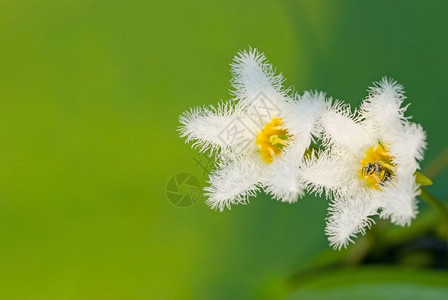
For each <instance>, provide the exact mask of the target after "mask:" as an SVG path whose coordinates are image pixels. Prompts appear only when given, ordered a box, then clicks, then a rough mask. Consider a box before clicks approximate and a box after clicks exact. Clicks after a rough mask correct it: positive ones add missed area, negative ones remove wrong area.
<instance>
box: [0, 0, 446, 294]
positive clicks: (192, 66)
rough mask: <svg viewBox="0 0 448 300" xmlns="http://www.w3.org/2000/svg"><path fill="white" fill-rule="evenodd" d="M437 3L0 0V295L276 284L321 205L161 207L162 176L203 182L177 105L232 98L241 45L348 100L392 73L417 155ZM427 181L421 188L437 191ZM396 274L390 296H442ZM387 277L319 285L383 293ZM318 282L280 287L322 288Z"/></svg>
mask: <svg viewBox="0 0 448 300" xmlns="http://www.w3.org/2000/svg"><path fill="white" fill-rule="evenodd" d="M447 11H448V5H447V2H445V1H322V0H319V1H267V2H264V1H236V0H229V1H196V0H192V1H154V0H150V1H144V0H141V1H111V0H104V1H93V0H92V1H87V0H85V1H83V0H79V1H75V0H72V1H69V0H66V1H64V0H59V1H57V0H54V1H47V0H41V1H39V0H28V1H21V0H10V1H9V0H0V70H1V71H0V141H1V145H2V146H1V147H0V166H1V168H0V170H1V171H0V298H2V299H22V298H23V299H31V298H32V299H149V298H151V299H229V298H231V297H233V298H238V299H248V298H259V297H268V296H269V295H271V294H272V293H273V294H274V295H279V294H278V293H280V294H281V293H283V294H282V295H286V294H288V293H286V292H283V290H284V289H283V288H282V286H281V285H282V284H281V283H279V282H281V280H282V279H283V278H286V277H288V276H290V274H292V273H294V272H295V271H296V270H297V269H299V268H300V267H301V266H302V265H304V264H306V263H307V262H308V261H309V260H310V259H312V258H313V257H314V256H315V255H316V254H318V253H320V252H321V251H325V250H327V249H328V243H327V241H326V237H325V235H324V225H325V220H324V218H325V216H326V208H327V202H326V200H325V199H319V198H313V197H306V198H304V199H302V200H300V201H299V202H297V203H295V204H293V205H288V204H281V203H279V202H276V201H273V200H270V199H269V198H268V197H266V196H264V195H260V196H259V197H257V198H253V199H252V201H251V204H250V205H247V206H236V207H234V208H233V209H232V210H231V211H226V212H224V213H219V212H215V211H212V210H210V209H209V208H208V207H207V206H206V205H205V203H204V199H203V197H202V198H201V199H200V200H199V201H198V202H197V203H195V204H194V205H193V206H191V207H189V208H183V209H181V208H178V207H175V206H173V205H172V204H171V203H170V202H169V201H168V200H167V197H166V193H165V188H166V185H167V183H168V181H169V179H170V178H171V177H172V176H173V175H175V174H177V173H182V172H187V173H191V174H194V175H195V176H196V177H197V178H198V179H199V181H200V182H201V184H202V185H204V184H205V181H206V179H207V177H206V176H204V175H203V173H202V170H201V169H200V168H199V167H198V166H195V161H194V160H193V158H198V157H199V158H200V156H199V155H198V154H197V152H195V151H193V150H191V149H190V148H189V146H188V145H186V144H184V141H183V140H182V139H180V138H179V137H178V134H177V132H176V128H177V126H178V116H179V115H180V114H181V113H182V112H183V111H184V110H187V109H188V108H189V107H192V106H196V105H202V104H215V103H217V102H218V101H219V100H220V99H228V98H230V96H229V93H228V90H229V88H230V85H229V80H230V72H229V63H230V62H231V60H232V58H233V56H234V55H235V54H236V53H237V51H238V50H240V49H246V48H247V47H248V46H252V47H257V48H259V49H260V50H261V51H263V52H265V54H266V56H267V57H268V59H269V60H270V61H271V62H272V64H273V65H274V66H276V67H277V69H278V70H280V71H281V72H283V73H284V75H285V76H286V78H288V79H287V82H286V84H287V85H294V86H295V88H296V89H297V90H298V91H303V90H307V89H313V90H323V91H325V92H327V95H329V96H332V97H334V98H338V99H343V100H345V101H348V102H349V103H351V104H353V105H355V106H356V105H358V104H359V103H360V101H361V99H362V98H363V97H365V96H366V89H367V87H368V86H370V85H371V83H372V82H373V81H376V80H379V79H380V78H381V77H382V76H384V75H387V76H390V77H393V78H394V79H396V80H398V81H399V82H400V83H402V84H403V85H404V86H405V90H406V91H407V95H408V97H409V101H410V102H412V105H411V106H410V108H409V110H408V113H409V114H411V115H413V116H414V118H413V120H414V121H415V122H418V123H421V124H422V125H423V126H424V128H425V129H426V130H427V133H428V150H427V152H426V158H425V161H424V162H423V164H422V166H423V167H425V166H427V165H428V164H429V163H430V162H431V160H432V159H433V158H434V157H435V156H436V155H437V154H438V153H440V152H441V151H442V150H443V149H444V148H445V147H446V145H447V133H446V128H447V127H448V118H447V116H446V114H447V112H448V104H447V100H448V88H447V83H446V81H447V79H448V71H447V70H448V55H447V53H448V38H447V37H448V18H447ZM444 174H445V175H446V172H445V173H444ZM445 177H446V176H445ZM442 179H443V176H442V177H440V179H438V178H435V187H434V188H433V190H434V191H436V192H437V193H438V195H439V196H441V197H444V198H446V197H447V196H448V192H447V189H446V188H445V189H443V188H441V187H443V182H441V180H442ZM444 181H445V182H446V180H444ZM422 209H423V210H424V209H426V208H425V207H423V208H422ZM372 272H373V271H372ZM373 273H374V272H373ZM405 273H406V272H402V273H398V275H397V276H396V279H397V281H398V282H401V281H403V282H401V283H399V284H398V285H394V284H393V282H394V281H393V278H392V279H391V280H390V281H388V282H387V286H390V285H392V286H393V287H392V288H391V291H395V290H398V291H407V293H408V294H409V293H410V291H417V292H423V293H425V291H426V292H428V293H429V294H430V295H432V296H435V297H436V296H440V295H441V294H443V293H446V291H447V289H446V283H447V282H446V281H444V279H446V277H441V278H439V277H440V276H439V277H437V279H434V280H432V279H431V276H433V274H432V273H430V274H426V273H421V274H420V273H418V274H417V277H419V278H426V277H425V276H428V277H427V278H429V279H428V280H426V281H423V282H417V283H415V285H413V283H412V282H411V283H409V282H407V281H406V280H404V279H403V280H401V277H400V276H405ZM369 274H370V273H369ZM400 274H401V275H400ZM335 276H336V275H335ZM343 276H344V275H340V278H345V277H343ZM369 276H370V275H369ZM372 276H373V275H372ZM443 276H445V275H443ZM359 277H362V276H355V277H353V278H355V279H353V278H350V276H349V277H348V278H347V280H346V281H345V282H343V284H342V286H346V285H347V284H348V285H350V284H351V283H353V282H354V283H356V278H359ZM368 278H369V277H368ZM342 281H343V280H342ZM405 281H406V282H405ZM411 281H412V280H411ZM324 282H325V280H324ZM366 282H367V283H366ZM366 282H364V283H363V284H364V285H365V284H368V283H369V282H371V280H370V279H368V280H366ZM432 284H438V287H434V288H431V285H432ZM420 285H421V288H419V286H420ZM317 286H318V285H317ZM324 286H327V284H326V283H325V284H324ZM387 286H386V287H384V286H383V285H382V283H381V282H376V283H375V284H372V285H368V286H367V287H364V286H363V285H357V286H355V287H354V288H353V289H348V292H347V290H343V291H342V292H340V291H341V288H340V287H338V288H337V289H336V290H335V292H336V293H337V291H339V292H340V295H342V296H341V297H344V298H347V295H349V296H350V295H351V296H353V297H355V298H356V297H359V293H361V294H365V293H367V292H368V295H373V294H374V293H375V291H380V292H381V293H383V294H381V295H382V296H384V297H386V296H387V295H389V296H390V295H391V294H390V293H389V294H388V293H387V292H386V293H385V292H384V291H387ZM342 289H344V287H342ZM394 289H395V290H394ZM273 291H275V292H273ZM321 292H322V293H320V288H319V287H317V288H315V289H313V286H311V287H309V289H305V290H302V291H300V290H299V291H296V293H297V294H295V295H296V296H297V297H298V298H302V299H303V298H310V297H315V298H316V299H320V298H318V297H321V298H322V299H325V298H326V297H327V296H328V295H335V294H333V293H335V292H333V291H331V290H330V291H328V289H327V290H326V291H321ZM372 293H373V294H372ZM392 293H395V292H392ZM293 294H294V293H293ZM319 295H320V296H319ZM410 295H417V294H415V293H413V294H412V293H411V294H410ZM403 297H404V296H403ZM364 298H365V295H364ZM395 299H396V298H395Z"/></svg>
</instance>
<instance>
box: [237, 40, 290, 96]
mask: <svg viewBox="0 0 448 300" xmlns="http://www.w3.org/2000/svg"><path fill="white" fill-rule="evenodd" d="M231 67H232V74H233V78H232V86H233V88H234V90H233V91H232V93H233V94H234V95H235V97H236V100H239V101H240V102H239V104H240V105H249V104H250V103H251V102H253V101H254V100H255V99H257V98H258V97H260V95H263V96H265V97H267V98H269V101H271V102H272V103H276V102H279V101H283V99H282V98H283V95H284V94H285V93H284V92H283V91H282V83H283V81H284V78H283V75H282V74H278V75H276V74H275V73H276V72H275V70H274V68H273V67H272V65H271V64H269V63H268V62H267V59H266V57H265V56H264V54H263V53H261V52H259V51H258V50H257V49H251V48H249V50H248V51H241V52H239V53H238V55H237V56H236V57H235V58H234V61H233V63H232V64H231Z"/></svg>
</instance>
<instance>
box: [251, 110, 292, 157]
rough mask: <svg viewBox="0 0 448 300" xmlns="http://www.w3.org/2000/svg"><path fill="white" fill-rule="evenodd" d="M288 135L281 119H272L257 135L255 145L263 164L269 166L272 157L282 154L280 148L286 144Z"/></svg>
mask: <svg viewBox="0 0 448 300" xmlns="http://www.w3.org/2000/svg"><path fill="white" fill-rule="evenodd" d="M288 138H289V134H288V131H287V130H286V129H285V128H283V121H282V119H281V118H273V119H272V120H271V121H270V122H269V123H268V124H266V125H265V126H264V128H263V129H262V130H261V131H260V132H259V133H258V135H257V138H256V140H255V143H256V144H257V145H258V146H259V147H260V150H259V151H260V154H261V157H262V158H263V161H264V162H265V163H268V164H270V163H271V162H272V161H273V159H274V156H277V155H279V154H280V153H281V152H282V148H283V147H285V146H286V145H287V144H288Z"/></svg>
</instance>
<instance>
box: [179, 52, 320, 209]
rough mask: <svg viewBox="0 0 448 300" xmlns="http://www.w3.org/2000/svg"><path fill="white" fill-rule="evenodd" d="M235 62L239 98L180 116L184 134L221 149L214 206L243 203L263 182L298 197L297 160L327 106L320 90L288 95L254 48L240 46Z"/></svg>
mask: <svg viewBox="0 0 448 300" xmlns="http://www.w3.org/2000/svg"><path fill="white" fill-rule="evenodd" d="M231 67H232V73H233V79H232V85H233V88H234V90H233V91H232V93H233V95H234V96H235V98H234V99H233V100H232V101H229V102H221V103H220V104H218V106H217V107H213V106H208V107H202V108H194V109H191V110H190V111H188V112H185V113H184V114H183V115H181V117H180V123H181V124H182V126H181V127H180V128H179V131H180V135H181V137H184V138H186V141H187V142H189V141H194V143H193V147H196V148H198V149H199V150H200V151H201V152H205V151H208V150H210V151H211V152H213V153H216V154H217V162H216V170H215V171H214V172H212V173H211V174H210V179H209V183H210V186H209V187H206V188H205V190H206V194H207V196H208V200H207V203H208V204H209V205H210V206H211V207H212V208H217V209H219V210H221V211H222V210H223V209H224V207H228V208H229V209H230V205H231V204H239V203H242V204H245V203H246V202H247V201H248V198H249V196H253V195H255V194H256V192H257V191H259V190H260V188H263V189H264V190H265V191H266V192H267V193H268V194H270V195H272V196H273V197H274V198H275V199H278V200H281V201H283V202H290V203H291V202H294V201H296V200H297V198H298V197H299V196H302V195H303V186H302V185H301V184H300V182H301V181H300V180H299V166H300V164H301V163H302V162H303V155H304V152H305V151H306V149H307V148H308V147H309V146H310V143H311V141H312V134H314V133H315V132H316V129H317V128H316V126H315V123H316V122H315V120H316V119H317V117H318V116H319V115H320V113H322V112H323V111H324V109H325V107H326V106H325V97H324V95H323V94H321V93H305V94H304V95H302V96H299V95H295V96H292V97H290V96H288V92H290V90H285V89H284V88H283V87H282V83H283V81H284V78H283V76H282V74H277V75H276V74H275V71H274V69H273V68H272V66H271V65H270V64H269V63H267V62H266V58H265V56H264V55H263V54H261V53H260V52H258V51H257V50H256V49H254V50H252V49H250V50H249V51H245V52H241V53H239V55H238V56H237V57H236V58H235V60H234V62H233V64H232V65H231Z"/></svg>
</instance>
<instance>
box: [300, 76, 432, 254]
mask: <svg viewBox="0 0 448 300" xmlns="http://www.w3.org/2000/svg"><path fill="white" fill-rule="evenodd" d="M404 99H405V96H404V92H403V88H402V86H401V85H399V84H397V83H396V82H394V81H391V80H388V79H386V78H383V80H382V81H381V82H379V83H377V84H376V85H375V86H374V87H372V88H371V89H370V90H369V96H368V97H367V98H366V99H365V100H364V101H363V103H362V105H361V108H360V110H359V111H357V112H355V113H354V114H352V113H351V110H350V106H348V105H344V104H341V103H340V102H334V103H333V105H331V106H330V107H329V108H328V110H327V111H326V112H325V113H324V114H322V117H321V119H320V130H321V131H322V134H323V139H322V143H323V145H324V146H325V150H323V151H322V152H320V153H318V155H317V157H315V158H313V159H312V160H310V161H308V162H307V164H306V167H304V168H303V169H302V170H301V177H302V178H304V183H305V184H306V185H307V186H308V188H309V190H311V191H314V192H316V193H317V194H321V193H323V192H325V194H326V196H327V197H330V198H331V199H332V203H331V204H330V209H329V212H330V216H329V217H328V218H327V227H326V233H327V235H328V237H329V241H330V244H331V245H332V246H333V247H335V248H337V249H340V248H341V247H343V246H344V247H346V246H347V244H348V242H353V240H352V239H353V238H354V237H356V235H357V234H358V233H361V234H364V233H365V230H366V228H370V226H371V225H372V223H374V221H373V220H372V219H371V218H370V216H373V215H376V214H379V215H380V217H381V218H389V219H390V220H391V221H392V222H393V223H394V224H397V225H401V226H405V225H409V224H410V222H411V220H412V219H413V218H414V217H415V216H416V214H417V205H416V196H417V195H418V194H419V185H418V184H417V183H416V181H415V176H414V173H415V171H416V170H417V169H418V168H419V164H418V161H419V160H421V159H422V158H423V152H424V149H425V146H426V143H425V139H426V136H425V132H424V131H423V129H422V127H421V126H420V125H417V124H414V123H411V122H409V118H408V117H405V116H404V113H405V110H406V108H407V106H402V103H403V100H404Z"/></svg>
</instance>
